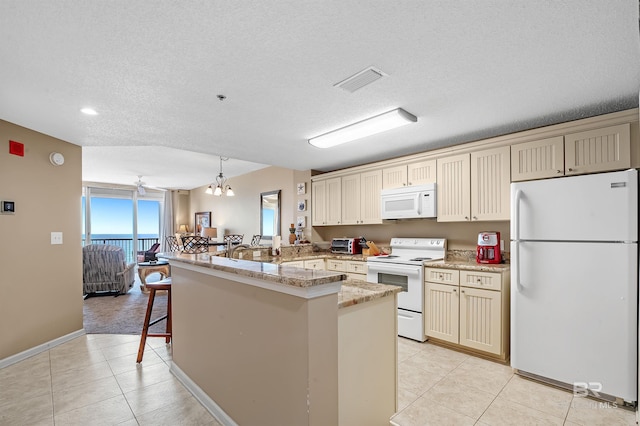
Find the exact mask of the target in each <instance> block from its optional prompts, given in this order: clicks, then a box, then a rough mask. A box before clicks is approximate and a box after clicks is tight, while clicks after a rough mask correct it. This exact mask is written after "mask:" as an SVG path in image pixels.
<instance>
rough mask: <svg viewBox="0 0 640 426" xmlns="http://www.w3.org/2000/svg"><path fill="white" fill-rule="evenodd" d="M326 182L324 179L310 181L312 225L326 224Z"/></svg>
mask: <svg viewBox="0 0 640 426" xmlns="http://www.w3.org/2000/svg"><path fill="white" fill-rule="evenodd" d="M326 197H327V184H326V182H325V181H323V180H322V181H317V182H312V183H311V222H312V224H313V226H321V225H326V224H327V214H326V209H327V201H326Z"/></svg>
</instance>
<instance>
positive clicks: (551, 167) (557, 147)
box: [511, 136, 564, 182]
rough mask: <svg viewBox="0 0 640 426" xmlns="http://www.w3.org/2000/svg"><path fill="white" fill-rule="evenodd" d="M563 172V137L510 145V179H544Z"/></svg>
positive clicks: (513, 180) (516, 180)
mask: <svg viewBox="0 0 640 426" xmlns="http://www.w3.org/2000/svg"><path fill="white" fill-rule="evenodd" d="M563 174H564V137H563V136H557V137H554V138H548V139H541V140H538V141H532V142H524V143H519V144H515V145H512V146H511V181H512V182H519V181H523V180H532V179H544V178H549V177H556V176H562V175H563Z"/></svg>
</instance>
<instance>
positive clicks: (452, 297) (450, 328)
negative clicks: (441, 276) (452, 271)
mask: <svg viewBox="0 0 640 426" xmlns="http://www.w3.org/2000/svg"><path fill="white" fill-rule="evenodd" d="M425 299H426V300H425V308H424V311H425V313H424V318H425V334H426V335H427V336H429V337H435V338H436V339H440V340H445V341H447V342H451V343H458V309H459V308H458V300H459V296H458V286H452V285H443V284H435V283H426V285H425Z"/></svg>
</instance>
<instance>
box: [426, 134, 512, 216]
mask: <svg viewBox="0 0 640 426" xmlns="http://www.w3.org/2000/svg"><path fill="white" fill-rule="evenodd" d="M437 182H438V185H437V188H438V189H437V197H438V203H437V208H438V222H467V221H484V220H509V204H510V198H509V197H510V193H509V184H510V182H511V174H510V150H509V147H508V146H503V147H500V148H494V149H487V150H483V151H476V152H472V153H471V154H461V155H454V156H451V157H445V158H439V159H438V160H437Z"/></svg>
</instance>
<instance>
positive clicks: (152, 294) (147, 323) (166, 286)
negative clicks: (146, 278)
mask: <svg viewBox="0 0 640 426" xmlns="http://www.w3.org/2000/svg"><path fill="white" fill-rule="evenodd" d="M147 288H148V289H149V303H148V304H147V313H146V314H145V317H144V325H143V326H142V336H140V348H139V349H138V359H137V360H136V362H142V356H143V355H144V345H145V344H146V342H147V337H164V338H165V339H166V342H167V343H169V342H170V341H171V278H165V279H164V280H161V281H158V282H155V283H149V284H147ZM157 290H167V315H164V316H162V317H160V318H157V319H154V320H151V311H152V310H153V302H154V300H155V298H156V291H157ZM165 319H166V320H167V328H166V332H165V333H149V327H151V326H152V325H154V324H156V323H159V322H160V321H162V320H165Z"/></svg>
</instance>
